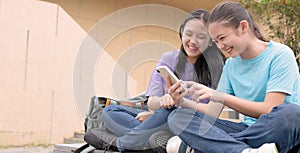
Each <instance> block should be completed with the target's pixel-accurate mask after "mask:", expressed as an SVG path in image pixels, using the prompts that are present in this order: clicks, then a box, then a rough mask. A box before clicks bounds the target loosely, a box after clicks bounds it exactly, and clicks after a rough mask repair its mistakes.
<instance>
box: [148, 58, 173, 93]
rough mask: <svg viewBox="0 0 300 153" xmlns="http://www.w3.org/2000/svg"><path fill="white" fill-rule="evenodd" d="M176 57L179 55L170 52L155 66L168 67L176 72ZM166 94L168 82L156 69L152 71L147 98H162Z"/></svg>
mask: <svg viewBox="0 0 300 153" xmlns="http://www.w3.org/2000/svg"><path fill="white" fill-rule="evenodd" d="M174 55H177V54H176V52H168V53H166V54H164V55H163V56H162V58H161V59H160V60H159V62H158V63H157V64H156V65H155V67H157V66H161V65H166V66H167V67H169V68H170V70H172V71H174V67H175V65H174V64H175V61H176V60H174V58H176V56H174ZM166 93H167V89H166V82H165V80H164V79H163V78H162V77H161V76H160V74H159V73H158V72H157V71H156V70H155V68H154V69H153V70H152V74H151V77H150V81H149V84H148V89H147V91H146V96H159V97H161V96H163V95H165V94H166Z"/></svg>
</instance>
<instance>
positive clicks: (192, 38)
mask: <svg viewBox="0 0 300 153" xmlns="http://www.w3.org/2000/svg"><path fill="white" fill-rule="evenodd" d="M190 42H192V43H194V44H196V43H197V39H196V37H195V36H193V37H191V38H190Z"/></svg>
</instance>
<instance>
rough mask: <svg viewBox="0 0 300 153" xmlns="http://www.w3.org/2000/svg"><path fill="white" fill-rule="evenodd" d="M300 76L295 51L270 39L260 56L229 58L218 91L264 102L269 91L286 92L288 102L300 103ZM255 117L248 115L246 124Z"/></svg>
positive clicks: (245, 120)
mask: <svg viewBox="0 0 300 153" xmlns="http://www.w3.org/2000/svg"><path fill="white" fill-rule="evenodd" d="M299 87H300V76H299V73H298V66H297V63H296V60H295V56H294V54H293V51H292V50H291V49H290V48H289V47H288V46H286V45H283V44H280V43H276V42H273V41H270V42H269V44H268V46H267V48H266V49H265V50H264V51H263V52H262V53H261V54H260V55H258V56H257V57H255V58H252V59H242V58H241V57H240V56H237V57H236V58H229V59H228V60H227V61H226V63H225V66H224V69H223V73H222V76H221V79H220V82H219V85H218V90H220V91H223V92H226V93H228V94H231V95H234V96H237V97H240V98H243V99H247V100H251V101H255V102H263V101H264V98H265V95H266V93H268V92H283V93H286V98H285V100H284V102H285V103H295V104H298V105H300V102H299V99H300V95H299V94H300V88H299ZM254 122H256V119H255V118H252V117H249V116H245V118H244V121H243V123H245V124H248V125H251V124H253V123H254Z"/></svg>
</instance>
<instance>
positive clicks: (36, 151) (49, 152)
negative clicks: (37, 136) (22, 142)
mask: <svg viewBox="0 0 300 153" xmlns="http://www.w3.org/2000/svg"><path fill="white" fill-rule="evenodd" d="M0 153H53V146H51V147H47V148H45V147H15V148H0Z"/></svg>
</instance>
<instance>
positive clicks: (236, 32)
mask: <svg viewBox="0 0 300 153" xmlns="http://www.w3.org/2000/svg"><path fill="white" fill-rule="evenodd" d="M208 29H209V32H210V34H211V36H212V39H213V40H214V41H215V43H216V44H217V45H218V47H219V48H220V49H222V50H223V51H225V52H227V53H228V54H229V55H230V56H231V57H233V58H234V57H236V56H238V55H239V54H242V53H243V51H244V50H245V49H246V44H245V42H243V41H244V40H243V39H244V38H243V34H242V33H241V30H240V27H239V28H237V29H234V28H233V27H232V26H224V25H223V24H222V23H220V22H213V23H211V24H209V26H208Z"/></svg>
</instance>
